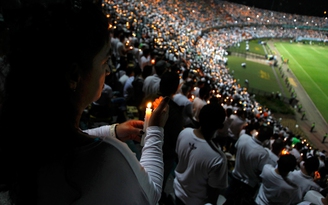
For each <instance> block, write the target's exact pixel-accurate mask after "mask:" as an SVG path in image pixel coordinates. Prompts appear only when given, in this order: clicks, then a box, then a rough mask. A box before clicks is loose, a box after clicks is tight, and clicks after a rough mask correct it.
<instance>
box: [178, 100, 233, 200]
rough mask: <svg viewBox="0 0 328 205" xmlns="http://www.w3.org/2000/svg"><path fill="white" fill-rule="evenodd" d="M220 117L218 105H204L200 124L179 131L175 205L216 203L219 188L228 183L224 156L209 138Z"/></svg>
mask: <svg viewBox="0 0 328 205" xmlns="http://www.w3.org/2000/svg"><path fill="white" fill-rule="evenodd" d="M224 119H225V110H224V109H223V107H222V106H221V105H220V104H207V105H205V106H204V107H203V108H202V109H201V111H200V114H199V122H200V127H199V128H198V129H194V128H185V129H184V130H182V131H181V132H180V134H179V136H178V140H177V146H176V153H177V154H178V164H177V166H176V169H175V179H174V185H173V187H174V193H175V195H176V205H180V204H185V205H189V204H193V205H204V204H206V203H211V204H216V201H217V199H218V196H219V193H220V190H222V189H225V188H226V187H227V186H228V166H227V159H226V156H225V154H224V153H223V152H222V151H221V150H220V149H219V148H218V147H216V145H215V144H214V142H213V141H212V138H213V136H214V133H215V131H216V130H217V129H219V128H222V127H223V121H224Z"/></svg>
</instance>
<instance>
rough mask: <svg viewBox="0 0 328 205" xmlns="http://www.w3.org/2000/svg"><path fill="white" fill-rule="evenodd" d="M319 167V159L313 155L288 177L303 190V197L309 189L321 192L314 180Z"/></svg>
mask: <svg viewBox="0 0 328 205" xmlns="http://www.w3.org/2000/svg"><path fill="white" fill-rule="evenodd" d="M318 169H319V159H318V157H316V156H311V157H308V158H306V159H305V161H302V162H301V163H300V169H299V170H295V171H293V172H291V173H290V174H289V175H288V179H289V180H290V181H292V182H293V183H295V184H297V185H298V186H299V187H300V189H301V192H302V197H303V196H304V195H305V194H306V193H307V192H308V191H309V190H315V191H318V192H321V191H322V190H323V188H321V187H320V186H319V185H318V184H317V183H315V182H314V176H315V172H316V171H318Z"/></svg>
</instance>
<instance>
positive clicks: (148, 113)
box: [140, 102, 152, 146]
mask: <svg viewBox="0 0 328 205" xmlns="http://www.w3.org/2000/svg"><path fill="white" fill-rule="evenodd" d="M150 107H151V102H149V103H148V104H147V108H146V114H145V121H144V126H143V129H144V130H143V131H144V134H143V135H142V137H141V142H140V145H141V146H144V145H145V136H146V134H147V133H146V132H147V127H148V123H149V119H150V116H151V113H152V109H151V108H150Z"/></svg>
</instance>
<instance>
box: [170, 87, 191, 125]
mask: <svg viewBox="0 0 328 205" xmlns="http://www.w3.org/2000/svg"><path fill="white" fill-rule="evenodd" d="M173 101H174V102H175V103H176V104H178V105H179V106H184V108H183V112H182V114H183V119H184V125H188V124H190V123H191V122H192V119H191V118H192V102H191V101H190V100H189V99H188V98H187V96H185V95H183V94H182V93H177V94H175V95H174V96H173Z"/></svg>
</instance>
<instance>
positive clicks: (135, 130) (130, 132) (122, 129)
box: [115, 120, 144, 142]
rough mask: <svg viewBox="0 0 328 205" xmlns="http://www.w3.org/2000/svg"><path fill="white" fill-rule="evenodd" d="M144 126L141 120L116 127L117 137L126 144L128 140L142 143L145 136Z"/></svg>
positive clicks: (126, 122) (129, 121) (130, 121)
mask: <svg viewBox="0 0 328 205" xmlns="http://www.w3.org/2000/svg"><path fill="white" fill-rule="evenodd" d="M143 124H144V122H143V121H141V120H128V121H125V122H123V123H121V124H118V125H116V130H115V132H116V137H117V138H118V139H119V140H121V141H123V142H126V141H128V140H134V141H137V142H140V141H141V136H142V135H143V133H144V132H143V130H142V128H143Z"/></svg>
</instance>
